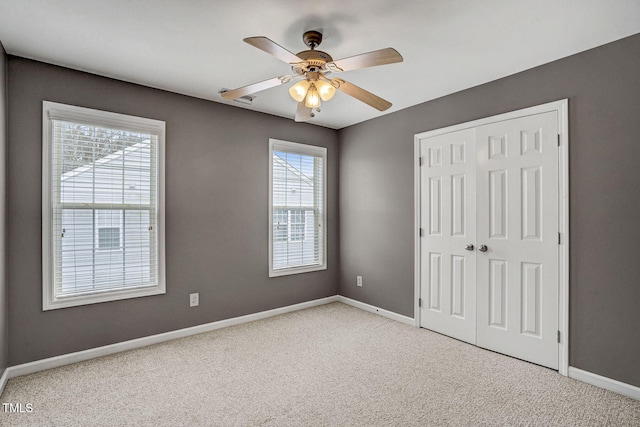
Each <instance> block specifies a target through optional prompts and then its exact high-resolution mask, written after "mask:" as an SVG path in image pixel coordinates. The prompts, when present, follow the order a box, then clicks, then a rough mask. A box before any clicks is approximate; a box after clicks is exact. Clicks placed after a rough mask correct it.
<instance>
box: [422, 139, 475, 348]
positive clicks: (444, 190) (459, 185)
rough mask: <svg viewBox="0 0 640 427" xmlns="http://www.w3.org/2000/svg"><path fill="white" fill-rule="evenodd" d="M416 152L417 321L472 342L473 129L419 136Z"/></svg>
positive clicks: (473, 253) (473, 338) (473, 301)
mask: <svg viewBox="0 0 640 427" xmlns="http://www.w3.org/2000/svg"><path fill="white" fill-rule="evenodd" d="M420 156H421V157H422V159H423V166H422V167H421V168H420V169H421V175H420V180H421V184H420V188H421V195H420V198H421V202H420V204H421V216H422V217H421V219H420V220H421V224H422V233H423V237H422V239H421V254H422V255H421V263H422V265H421V271H422V272H423V274H422V276H421V286H420V289H421V291H420V292H421V298H422V307H421V308H420V310H421V313H420V323H421V324H420V326H422V327H425V328H428V329H431V330H434V331H436V332H440V333H443V334H446V335H449V336H452V337H454V338H458V339H460V340H463V341H467V342H469V343H475V340H476V295H475V292H476V283H475V279H476V262H475V258H476V254H475V250H474V249H472V248H471V247H467V249H466V250H465V246H467V245H475V236H476V229H475V219H476V218H475V217H476V211H475V209H476V194H475V187H476V182H475V179H476V148H475V130H474V129H467V130H462V131H457V132H452V133H447V134H444V135H438V136H434V137H430V138H425V139H424V140H421V141H420Z"/></svg>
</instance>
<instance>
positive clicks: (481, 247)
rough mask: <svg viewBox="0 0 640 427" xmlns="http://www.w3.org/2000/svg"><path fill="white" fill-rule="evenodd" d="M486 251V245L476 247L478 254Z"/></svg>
mask: <svg viewBox="0 0 640 427" xmlns="http://www.w3.org/2000/svg"><path fill="white" fill-rule="evenodd" d="M488 249H489V248H488V247H487V245H480V246H478V250H479V251H480V252H487V250H488Z"/></svg>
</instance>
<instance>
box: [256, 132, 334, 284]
mask: <svg viewBox="0 0 640 427" xmlns="http://www.w3.org/2000/svg"><path fill="white" fill-rule="evenodd" d="M276 145H277V146H278V147H280V148H283V149H285V150H286V151H287V152H290V153H297V154H303V155H307V156H319V157H322V159H323V161H322V168H323V170H322V260H321V263H320V264H317V265H311V266H302V267H289V268H279V269H274V268H273V243H274V242H273V226H272V222H273V151H274V146H276ZM276 151H277V150H276ZM268 224H269V277H279V276H288V275H291V274H299V273H309V272H312V271H320V270H326V269H327V149H326V148H325V147H317V146H315V145H308V144H300V143H297V142H290V141H282V140H279V139H273V138H270V139H269V222H268Z"/></svg>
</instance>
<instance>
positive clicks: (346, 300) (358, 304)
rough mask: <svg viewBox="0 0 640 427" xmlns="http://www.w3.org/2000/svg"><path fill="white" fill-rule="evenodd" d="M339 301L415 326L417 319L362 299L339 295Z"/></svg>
mask: <svg viewBox="0 0 640 427" xmlns="http://www.w3.org/2000/svg"><path fill="white" fill-rule="evenodd" d="M338 302H341V303H344V304H347V305H350V306H353V307H356V308H359V309H360V310H364V311H368V312H370V313H375V314H379V315H380V316H383V317H386V318H389V319H392V320H395V321H397V322H401V323H406V324H407V325H411V326H415V321H414V320H413V318H412V317H407V316H403V315H402V314H398V313H394V312H393V311H388V310H385V309H383V308H378V307H375V306H373V305H369V304H365V303H363V302H360V301H356V300H354V299H351V298H347V297H343V296H342V295H338Z"/></svg>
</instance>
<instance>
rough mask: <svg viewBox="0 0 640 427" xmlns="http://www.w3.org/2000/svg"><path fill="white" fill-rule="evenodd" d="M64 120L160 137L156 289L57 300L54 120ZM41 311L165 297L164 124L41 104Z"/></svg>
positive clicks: (157, 160)
mask: <svg viewBox="0 0 640 427" xmlns="http://www.w3.org/2000/svg"><path fill="white" fill-rule="evenodd" d="M54 119H61V120H69V121H73V122H79V123H87V124H91V125H98V126H105V127H110V128H116V129H123V130H129V131H135V132H146V133H151V134H154V135H157V136H158V145H157V157H156V162H157V163H156V170H157V179H156V186H157V188H156V194H157V223H156V227H157V230H156V231H157V240H156V244H157V246H158V247H157V257H158V272H157V278H158V283H157V284H156V286H148V287H141V288H132V289H125V290H117V291H114V290H108V291H104V292H97V293H93V294H88V295H81V296H73V297H64V298H56V297H55V292H54V286H55V284H54V281H53V274H54V262H53V256H54V253H53V243H54V242H53V229H54V226H53V212H52V196H53V195H52V184H53V183H52V155H53V154H52V150H53V138H52V137H53V129H52V120H54ZM42 141H43V146H42V310H43V311H47V310H54V309H59V308H65V307H74V306H79V305H87V304H95V303H100V302H107V301H116V300H123V299H129V298H138V297H144V296H149V295H159V294H164V293H166V274H165V213H164V211H165V199H164V187H165V178H164V158H165V122H163V121H160V120H153V119H147V118H142V117H135V116H129V115H125V114H118V113H112V112H107V111H101V110H93V109H89V108H84V107H76V106H72V105H66V104H59V103H56V102H50V101H43V102H42Z"/></svg>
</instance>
